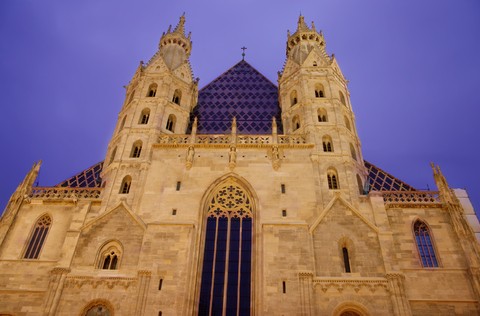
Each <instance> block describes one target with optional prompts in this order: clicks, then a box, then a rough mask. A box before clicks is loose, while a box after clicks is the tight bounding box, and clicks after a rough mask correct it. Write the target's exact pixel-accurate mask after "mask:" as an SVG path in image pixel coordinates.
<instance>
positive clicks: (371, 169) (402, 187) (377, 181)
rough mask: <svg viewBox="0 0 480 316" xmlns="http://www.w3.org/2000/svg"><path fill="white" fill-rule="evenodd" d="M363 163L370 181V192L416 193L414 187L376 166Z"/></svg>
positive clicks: (366, 162)
mask: <svg viewBox="0 0 480 316" xmlns="http://www.w3.org/2000/svg"><path fill="white" fill-rule="evenodd" d="M364 162H365V167H367V169H368V178H369V181H370V190H373V191H416V189H415V188H414V187H412V186H411V185H408V184H406V183H405V182H403V181H402V180H399V179H397V178H395V177H394V176H392V175H391V174H389V173H388V172H386V171H383V170H382V169H380V168H378V167H377V166H375V165H373V164H371V163H369V162H368V161H366V160H365V161H364Z"/></svg>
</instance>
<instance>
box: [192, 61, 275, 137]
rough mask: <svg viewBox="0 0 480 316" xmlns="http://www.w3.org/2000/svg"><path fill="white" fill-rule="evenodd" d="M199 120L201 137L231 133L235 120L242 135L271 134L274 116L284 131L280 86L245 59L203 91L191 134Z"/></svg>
mask: <svg viewBox="0 0 480 316" xmlns="http://www.w3.org/2000/svg"><path fill="white" fill-rule="evenodd" d="M195 117H197V118H198V129H197V133H198V134H225V133H229V132H230V131H231V126H232V119H233V117H236V119H237V132H238V133H239V134H270V133H271V132H272V117H275V118H276V119H277V126H278V133H279V134H281V133H282V132H283V127H282V120H281V110H280V106H279V104H278V88H277V86H275V85H274V84H273V83H272V82H271V81H270V80H268V79H267V78H265V76H263V75H262V74H261V73H260V72H258V70H256V69H255V68H253V67H252V66H251V65H250V64H249V63H247V62H246V61H244V60H242V61H240V62H239V63H237V64H236V65H235V66H233V67H232V68H230V69H229V70H227V71H226V72H224V73H223V74H222V75H220V76H219V77H217V78H216V79H215V80H213V81H212V82H211V83H209V84H208V85H206V86H205V87H204V88H203V89H201V90H200V91H199V93H198V103H197V106H196V107H195V108H194V110H193V113H192V114H191V117H190V127H189V129H188V132H190V131H191V124H192V123H193V119H194V118H195Z"/></svg>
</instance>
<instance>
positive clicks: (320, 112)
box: [317, 109, 328, 122]
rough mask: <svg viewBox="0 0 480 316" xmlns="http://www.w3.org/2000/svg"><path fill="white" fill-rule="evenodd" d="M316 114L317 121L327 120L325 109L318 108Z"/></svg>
mask: <svg viewBox="0 0 480 316" xmlns="http://www.w3.org/2000/svg"><path fill="white" fill-rule="evenodd" d="M317 115H318V121H319V122H328V116H327V111H326V110H325V109H318V111H317Z"/></svg>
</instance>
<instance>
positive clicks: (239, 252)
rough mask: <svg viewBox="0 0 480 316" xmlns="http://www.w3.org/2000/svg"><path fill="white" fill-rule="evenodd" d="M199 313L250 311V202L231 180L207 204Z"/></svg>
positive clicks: (245, 194)
mask: <svg viewBox="0 0 480 316" xmlns="http://www.w3.org/2000/svg"><path fill="white" fill-rule="evenodd" d="M207 216H208V218H207V223H206V234H205V250H204V258H203V271H202V283H201V288H200V303H199V315H250V296H251V295H250V294H251V257H252V205H251V198H250V197H249V196H248V194H247V193H246V192H245V190H244V189H243V188H242V187H241V186H240V185H239V184H237V183H236V182H235V181H234V180H230V181H228V182H227V183H226V184H224V185H222V186H220V188H219V189H218V190H217V191H216V194H215V195H214V196H213V197H212V199H211V201H210V205H209V207H208V213H207Z"/></svg>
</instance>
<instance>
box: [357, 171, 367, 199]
mask: <svg viewBox="0 0 480 316" xmlns="http://www.w3.org/2000/svg"><path fill="white" fill-rule="evenodd" d="M357 185H358V193H360V195H364V194H365V191H364V189H363V183H362V178H360V175H358V174H357Z"/></svg>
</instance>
